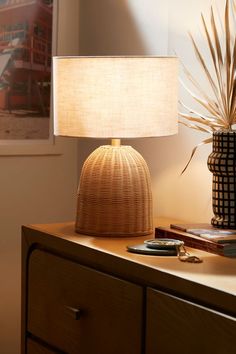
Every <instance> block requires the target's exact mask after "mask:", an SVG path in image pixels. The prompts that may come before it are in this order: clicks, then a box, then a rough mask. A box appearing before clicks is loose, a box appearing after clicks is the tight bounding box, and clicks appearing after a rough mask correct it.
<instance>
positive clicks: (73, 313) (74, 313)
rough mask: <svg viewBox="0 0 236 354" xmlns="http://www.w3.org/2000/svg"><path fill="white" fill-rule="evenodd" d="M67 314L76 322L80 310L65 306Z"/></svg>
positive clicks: (79, 315)
mask: <svg viewBox="0 0 236 354" xmlns="http://www.w3.org/2000/svg"><path fill="white" fill-rule="evenodd" d="M66 309H67V312H68V313H69V314H70V315H71V316H72V317H73V319H74V320H76V321H78V320H79V319H80V317H81V310H80V309H76V308H75V307H71V306H66Z"/></svg>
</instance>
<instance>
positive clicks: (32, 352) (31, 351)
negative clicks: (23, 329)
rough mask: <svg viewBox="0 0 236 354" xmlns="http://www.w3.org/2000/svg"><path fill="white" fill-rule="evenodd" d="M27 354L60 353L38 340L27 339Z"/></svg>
mask: <svg viewBox="0 0 236 354" xmlns="http://www.w3.org/2000/svg"><path fill="white" fill-rule="evenodd" d="M27 354H58V352H55V351H51V350H49V349H47V348H45V347H43V346H42V345H40V344H38V343H37V342H35V341H33V340H31V339H28V340H27Z"/></svg>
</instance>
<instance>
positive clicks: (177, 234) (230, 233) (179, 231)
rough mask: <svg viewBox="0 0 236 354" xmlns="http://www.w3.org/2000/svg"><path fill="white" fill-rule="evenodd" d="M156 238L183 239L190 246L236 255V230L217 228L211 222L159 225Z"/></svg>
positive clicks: (211, 251)
mask: <svg viewBox="0 0 236 354" xmlns="http://www.w3.org/2000/svg"><path fill="white" fill-rule="evenodd" d="M155 238H171V239H175V240H181V241H184V244H185V246H188V247H192V248H197V249H199V250H203V251H207V252H210V253H215V254H218V255H221V256H226V257H236V230H228V229H227V230H222V229H216V228H214V227H213V226H211V225H210V224H171V225H170V227H157V228H156V229H155Z"/></svg>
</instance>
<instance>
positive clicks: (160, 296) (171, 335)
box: [146, 289, 236, 354]
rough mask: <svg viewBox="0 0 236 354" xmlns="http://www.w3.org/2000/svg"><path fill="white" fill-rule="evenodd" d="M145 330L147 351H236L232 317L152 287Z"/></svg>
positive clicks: (164, 353)
mask: <svg viewBox="0 0 236 354" xmlns="http://www.w3.org/2000/svg"><path fill="white" fill-rule="evenodd" d="M146 330H147V332H146V353H148V354H157V353H161V354H173V353H181V354H189V353H191V354H199V353H201V354H210V353H214V354H222V353H227V354H235V353H236V349H235V348H236V336H235V334H236V320H235V319H234V318H232V317H230V316H226V315H223V314H221V313H219V312H216V311H212V310H209V309H207V308H205V307H202V306H198V305H196V304H194V303H191V302H188V301H184V300H182V299H179V298H177V297H174V296H170V295H167V294H165V293H162V292H159V291H156V290H153V289H148V290H147V329H146Z"/></svg>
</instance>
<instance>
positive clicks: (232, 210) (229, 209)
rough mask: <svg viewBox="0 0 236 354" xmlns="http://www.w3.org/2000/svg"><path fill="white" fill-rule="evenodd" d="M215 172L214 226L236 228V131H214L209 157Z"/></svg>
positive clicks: (213, 193)
mask: <svg viewBox="0 0 236 354" xmlns="http://www.w3.org/2000/svg"><path fill="white" fill-rule="evenodd" d="M207 164H208V168H209V170H210V171H211V172H212V173H213V184H212V205H213V213H214V217H213V218H212V220H211V223H212V225H213V226H215V227H218V228H222V229H236V131H228V132H224V131H218V132H214V133H213V151H212V153H211V154H210V156H209V157H208V161H207Z"/></svg>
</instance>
